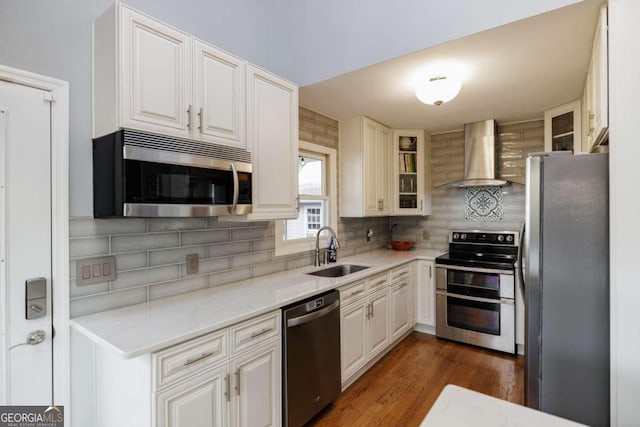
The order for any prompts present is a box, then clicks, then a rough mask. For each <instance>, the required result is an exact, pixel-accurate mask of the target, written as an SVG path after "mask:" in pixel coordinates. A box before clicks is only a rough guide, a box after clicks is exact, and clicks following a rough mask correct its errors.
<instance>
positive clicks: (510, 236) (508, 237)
mask: <svg viewBox="0 0 640 427" xmlns="http://www.w3.org/2000/svg"><path fill="white" fill-rule="evenodd" d="M507 242H513V236H512V235H511V234H508V235H507Z"/></svg>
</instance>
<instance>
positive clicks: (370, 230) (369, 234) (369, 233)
mask: <svg viewBox="0 0 640 427" xmlns="http://www.w3.org/2000/svg"><path fill="white" fill-rule="evenodd" d="M371 236H373V230H372V229H368V230H367V242H370V241H371Z"/></svg>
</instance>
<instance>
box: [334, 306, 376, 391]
mask: <svg viewBox="0 0 640 427" xmlns="http://www.w3.org/2000/svg"><path fill="white" fill-rule="evenodd" d="M368 309H369V304H368V302H367V300H366V298H363V299H361V300H359V301H357V302H355V303H353V304H350V305H348V306H344V307H342V308H341V309H340V349H341V350H340V351H341V366H342V382H343V383H344V382H345V380H347V379H348V378H349V377H351V375H353V374H355V373H356V372H357V371H358V369H360V368H361V367H363V366H364V364H365V363H367V339H366V338H367V323H368V319H367V310H368Z"/></svg>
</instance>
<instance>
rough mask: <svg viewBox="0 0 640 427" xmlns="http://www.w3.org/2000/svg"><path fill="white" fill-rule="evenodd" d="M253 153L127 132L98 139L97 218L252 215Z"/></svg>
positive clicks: (95, 148)
mask: <svg viewBox="0 0 640 427" xmlns="http://www.w3.org/2000/svg"><path fill="white" fill-rule="evenodd" d="M251 170H252V168H251V153H250V152H249V151H246V150H242V149H239V148H234V147H227V146H223V145H215V144H208V143H202V142H197V141H191V140H185V139H179V138H174V137H169V136H165V135H157V134H151V133H147V132H140V131H134V130H129V129H122V130H119V131H116V132H114V133H111V134H108V135H105V136H102V137H100V138H95V139H94V140H93V215H94V217H95V218H106V217H208V216H222V215H245V214H248V213H251Z"/></svg>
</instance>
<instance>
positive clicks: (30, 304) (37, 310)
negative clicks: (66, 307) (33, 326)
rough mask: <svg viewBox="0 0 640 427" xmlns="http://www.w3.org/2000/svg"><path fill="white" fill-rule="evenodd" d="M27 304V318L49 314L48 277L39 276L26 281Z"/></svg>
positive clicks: (37, 317)
mask: <svg viewBox="0 0 640 427" xmlns="http://www.w3.org/2000/svg"><path fill="white" fill-rule="evenodd" d="M25 306H26V308H25V317H26V319H27V320H31V319H39V318H41V317H45V316H46V315H47V279H45V278H44V277H38V278H35V279H29V280H27V281H26V282H25Z"/></svg>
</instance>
